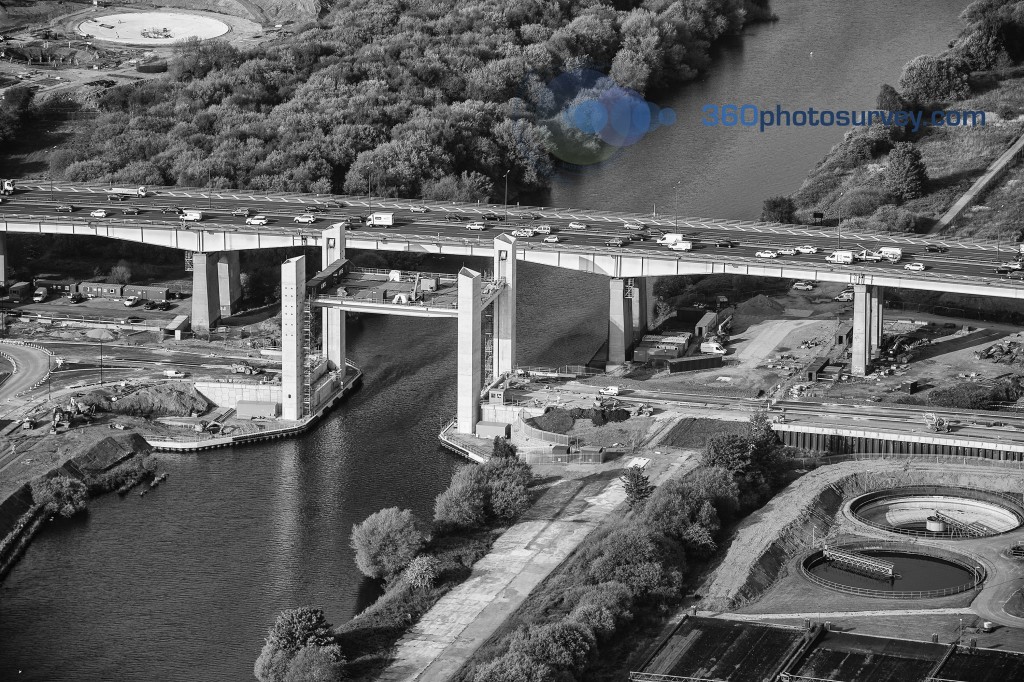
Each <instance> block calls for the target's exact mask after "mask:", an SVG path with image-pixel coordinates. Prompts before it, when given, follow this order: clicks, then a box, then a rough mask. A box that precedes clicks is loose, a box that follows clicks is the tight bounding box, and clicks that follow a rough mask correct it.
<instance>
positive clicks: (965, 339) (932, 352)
mask: <svg viewBox="0 0 1024 682" xmlns="http://www.w3.org/2000/svg"><path fill="white" fill-rule="evenodd" d="M1009 335H1010V332H1006V331H1000V330H998V329H979V330H978V331H974V332H971V333H970V334H967V335H965V336H958V337H953V338H950V339H947V340H945V341H940V342H939V343H933V344H932V345H930V346H922V347H921V349H920V350H919V352H918V354H917V356H916V357H915V358H914V359H915V360H928V359H931V358H934V357H937V356H939V355H945V354H947V353H954V352H956V351H958V350H964V349H966V348H972V347H974V346H979V345H984V344H992V343H995V342H996V341H998V340H999V339H1002V338H1003V337H1006V336H1009Z"/></svg>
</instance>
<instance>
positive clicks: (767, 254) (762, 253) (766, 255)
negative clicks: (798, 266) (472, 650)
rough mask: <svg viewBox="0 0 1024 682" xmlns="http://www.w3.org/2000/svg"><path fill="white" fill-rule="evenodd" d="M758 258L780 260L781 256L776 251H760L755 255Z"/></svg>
mask: <svg viewBox="0 0 1024 682" xmlns="http://www.w3.org/2000/svg"><path fill="white" fill-rule="evenodd" d="M754 255H755V256H756V257H758V258H778V257H779V254H777V253H775V252H774V251H758V252H757V253H755V254H754Z"/></svg>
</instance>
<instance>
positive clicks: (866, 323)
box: [850, 284, 875, 377]
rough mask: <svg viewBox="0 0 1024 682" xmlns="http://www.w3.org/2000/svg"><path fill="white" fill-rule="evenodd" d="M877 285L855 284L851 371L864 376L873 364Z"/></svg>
mask: <svg viewBox="0 0 1024 682" xmlns="http://www.w3.org/2000/svg"><path fill="white" fill-rule="evenodd" d="M874 289H875V287H872V286H867V285H865V284H854V285H853V343H852V344H851V345H850V351H851V358H850V373H851V374H853V375H854V376H858V377H862V376H864V375H866V374H867V373H868V370H869V369H870V366H871V339H872V330H873V325H872V313H873V311H874V303H873V302H872V299H873V297H874Z"/></svg>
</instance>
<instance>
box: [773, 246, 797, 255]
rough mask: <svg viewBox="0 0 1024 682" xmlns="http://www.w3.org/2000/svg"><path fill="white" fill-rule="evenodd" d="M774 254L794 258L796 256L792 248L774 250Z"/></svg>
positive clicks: (795, 251)
mask: <svg viewBox="0 0 1024 682" xmlns="http://www.w3.org/2000/svg"><path fill="white" fill-rule="evenodd" d="M775 252H776V253H778V254H779V255H780V256H795V255H796V254H797V250H796V249H794V248H793V247H792V246H784V247H782V248H781V249H776V250H775Z"/></svg>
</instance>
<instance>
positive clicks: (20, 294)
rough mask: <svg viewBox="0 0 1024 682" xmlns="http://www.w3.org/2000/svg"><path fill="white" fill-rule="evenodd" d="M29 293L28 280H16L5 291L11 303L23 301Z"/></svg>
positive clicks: (27, 297) (30, 290)
mask: <svg viewBox="0 0 1024 682" xmlns="http://www.w3.org/2000/svg"><path fill="white" fill-rule="evenodd" d="M31 295H32V285H31V284H30V283H29V282H18V283H16V284H12V285H11V288H10V289H9V290H8V292H7V296H8V298H10V300H11V303H25V302H27V301H28V299H29V296H31Z"/></svg>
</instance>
